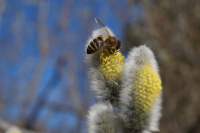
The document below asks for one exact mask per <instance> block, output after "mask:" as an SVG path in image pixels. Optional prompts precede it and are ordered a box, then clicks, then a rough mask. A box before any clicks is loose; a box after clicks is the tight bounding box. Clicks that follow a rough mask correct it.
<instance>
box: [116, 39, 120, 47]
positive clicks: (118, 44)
mask: <svg viewBox="0 0 200 133" xmlns="http://www.w3.org/2000/svg"><path fill="white" fill-rule="evenodd" d="M120 47H121V42H120V41H119V40H118V41H117V46H116V48H117V49H120Z"/></svg>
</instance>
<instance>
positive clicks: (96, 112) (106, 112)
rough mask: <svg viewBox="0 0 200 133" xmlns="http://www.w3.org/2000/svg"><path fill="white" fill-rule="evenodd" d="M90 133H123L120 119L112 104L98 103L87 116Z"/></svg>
mask: <svg viewBox="0 0 200 133" xmlns="http://www.w3.org/2000/svg"><path fill="white" fill-rule="evenodd" d="M87 125H88V133H122V128H121V125H120V123H119V118H118V116H117V115H116V113H115V112H114V111H113V107H112V105H111V104H105V103H97V104H95V105H94V106H92V107H91V109H90V111H89V114H88V116H87Z"/></svg>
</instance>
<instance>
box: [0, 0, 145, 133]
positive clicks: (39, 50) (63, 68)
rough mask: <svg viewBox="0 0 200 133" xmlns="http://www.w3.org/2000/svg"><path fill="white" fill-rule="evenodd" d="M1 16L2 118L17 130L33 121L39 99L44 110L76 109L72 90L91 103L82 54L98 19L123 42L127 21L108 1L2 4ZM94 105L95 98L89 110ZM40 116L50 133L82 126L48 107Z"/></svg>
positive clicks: (137, 15) (135, 10) (128, 12)
mask: <svg viewBox="0 0 200 133" xmlns="http://www.w3.org/2000/svg"><path fill="white" fill-rule="evenodd" d="M118 1H119V3H120V8H121V9H120V11H121V10H122V11H123V12H121V13H122V14H123V15H124V16H125V19H127V20H128V21H130V22H134V21H137V20H138V19H141V16H142V13H143V11H142V8H141V6H140V4H135V6H134V7H131V8H129V9H123V8H124V7H125V5H124V4H125V3H124V2H123V0H118ZM3 3H4V4H3ZM115 10H118V9H117V8H116V9H115ZM0 11H2V14H0V17H1V18H0V61H1V63H0V87H1V89H0V100H1V109H0V117H1V118H2V119H4V120H5V121H8V122H11V123H16V124H18V125H20V124H19V121H22V122H20V123H25V122H26V120H27V119H28V118H29V117H30V115H31V113H32V110H33V109H34V108H35V104H36V103H37V102H38V99H39V98H41V97H40V96H42V98H43V99H44V101H45V104H46V103H56V104H63V105H66V104H67V105H70V104H75V103H74V101H73V98H72V99H70V97H67V96H66V93H67V91H66V90H67V89H68V88H70V87H72V84H73V87H74V86H75V87H76V88H78V91H79V93H80V94H81V98H83V99H84V98H85V97H87V96H86V94H85V93H84V92H85V90H84V89H88V90H89V82H88V79H87V74H86V65H85V63H84V54H85V53H84V49H85V43H86V41H87V39H88V37H89V35H90V34H91V33H92V30H94V29H97V28H98V27H97V25H96V23H95V21H94V18H95V17H97V18H99V19H100V20H102V22H103V23H104V24H105V25H107V26H108V27H110V28H111V29H112V30H113V32H114V34H115V35H116V37H117V38H119V39H120V40H122V38H123V30H122V29H123V20H120V19H119V17H118V15H119V14H118V13H117V12H116V11H114V10H113V5H112V3H111V2H108V1H106V0H104V1H101V0H97V1H88V0H81V1H80V0H66V1H65V0H56V1H53V0H41V1H39V0H6V1H4V2H3V1H2V0H1V3H0ZM127 20H126V21H127ZM122 43H123V40H122ZM74 84H75V85H74ZM44 92H46V94H44ZM88 92H90V91H88ZM42 94H43V95H42ZM91 94H92V95H93V93H91ZM95 102H96V101H95V99H94V96H92V98H91V99H90V103H89V106H91V105H92V104H94V103H95ZM42 105H43V104H42ZM38 111H39V113H38V115H39V116H38V117H39V118H38V119H37V121H39V122H38V123H39V124H40V123H42V124H43V125H44V126H45V130H50V131H52V132H54V131H55V132H56V131H59V132H63V131H65V130H70V129H73V128H74V127H75V126H76V125H77V123H78V122H79V120H80V119H79V118H78V116H77V114H76V112H73V111H66V110H63V111H62V110H61V111H53V110H52V109H49V108H47V107H46V106H42V107H40V109H39V110H38ZM81 121H82V122H83V123H84V124H82V127H81V132H86V124H85V119H84V118H83V119H81ZM39 124H36V127H38V129H39V128H40V126H39ZM22 125H23V124H22Z"/></svg>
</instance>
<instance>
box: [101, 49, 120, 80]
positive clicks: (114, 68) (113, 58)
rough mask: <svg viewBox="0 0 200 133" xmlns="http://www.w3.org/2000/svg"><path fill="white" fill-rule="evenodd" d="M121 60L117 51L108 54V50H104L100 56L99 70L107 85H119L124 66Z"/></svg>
mask: <svg viewBox="0 0 200 133" xmlns="http://www.w3.org/2000/svg"><path fill="white" fill-rule="evenodd" d="M123 60H124V56H123V55H122V54H121V53H120V52H119V50H115V51H113V52H110V50H108V49H106V50H104V51H102V53H101V55H100V70H101V72H102V74H103V76H104V78H105V80H106V82H107V83H110V82H116V83H119V80H120V77H121V71H122V68H123V65H124V63H123Z"/></svg>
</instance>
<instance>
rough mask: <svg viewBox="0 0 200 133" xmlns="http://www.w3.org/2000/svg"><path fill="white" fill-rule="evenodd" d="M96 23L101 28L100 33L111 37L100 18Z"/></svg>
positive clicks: (96, 19)
mask: <svg viewBox="0 0 200 133" xmlns="http://www.w3.org/2000/svg"><path fill="white" fill-rule="evenodd" d="M95 21H96V23H97V25H98V26H99V28H100V32H101V33H102V34H104V36H110V34H109V32H108V30H107V29H106V27H105V25H104V24H103V23H102V22H101V20H99V19H98V18H95Z"/></svg>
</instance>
